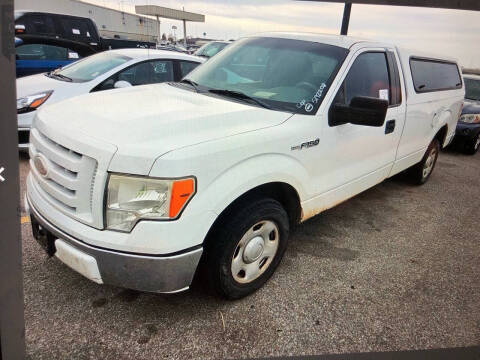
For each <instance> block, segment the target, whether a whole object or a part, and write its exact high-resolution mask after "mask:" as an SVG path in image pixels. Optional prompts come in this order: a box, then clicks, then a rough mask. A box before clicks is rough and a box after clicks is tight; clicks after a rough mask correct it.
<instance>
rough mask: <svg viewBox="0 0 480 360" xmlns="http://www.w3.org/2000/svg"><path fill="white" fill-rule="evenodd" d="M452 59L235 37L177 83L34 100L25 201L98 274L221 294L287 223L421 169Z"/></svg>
mask: <svg viewBox="0 0 480 360" xmlns="http://www.w3.org/2000/svg"><path fill="white" fill-rule="evenodd" d="M464 94H465V90H464V86H463V83H462V78H461V76H460V72H459V69H458V65H457V63H456V62H455V60H449V59H443V58H442V59H438V58H434V57H431V56H426V55H424V54H421V53H416V52H410V51H406V50H401V49H399V48H397V47H395V46H393V45H391V44H386V43H377V42H371V41H361V40H356V39H352V38H350V37H342V36H326V35H313V34H287V33H272V34H264V35H260V36H255V37H247V38H243V39H241V40H238V41H236V42H235V43H233V44H231V45H230V46H228V47H227V48H226V49H225V50H224V51H222V52H221V53H219V54H218V55H216V56H215V57H213V58H212V59H210V60H209V61H207V62H206V63H205V64H203V65H202V66H200V67H198V68H197V69H195V70H194V71H193V72H191V73H190V74H189V75H188V76H187V77H186V78H185V79H183V80H182V82H181V83H174V84H173V83H172V84H160V85H150V86H142V87H138V88H131V89H123V90H121V91H119V90H112V91H108V92H103V93H98V94H95V95H89V96H80V97H77V98H75V99H71V100H67V101H63V102H61V103H58V104H54V105H51V106H49V107H47V108H45V109H41V110H40V111H39V112H38V114H37V117H36V119H35V121H34V126H33V128H32V131H31V142H32V145H31V147H30V156H31V160H30V164H31V172H30V174H29V176H28V179H27V194H26V207H27V208H28V209H29V212H30V214H31V220H32V227H33V231H34V234H35V238H36V239H37V240H38V241H39V242H40V243H41V244H43V245H44V247H45V248H46V249H47V251H48V253H49V254H51V255H53V254H54V255H55V256H56V257H58V258H59V259H60V260H61V261H63V262H64V263H65V264H67V265H68V266H70V267H72V268H73V269H75V270H76V271H78V272H79V273H81V274H83V275H84V276H86V277H87V278H89V279H91V280H93V281H96V282H97V283H108V284H114V285H117V286H123V287H127V288H133V289H138V290H144V291H152V292H163V293H172V292H178V291H182V290H185V289H187V288H188V287H189V286H190V283H191V281H192V278H193V276H194V274H195V272H196V270H197V267H198V265H199V263H201V264H202V267H201V268H202V269H204V271H205V274H206V276H207V279H209V281H210V282H211V284H212V286H213V287H214V288H215V289H216V290H217V291H218V293H219V294H221V295H222V296H224V297H227V298H230V299H234V298H240V297H243V296H245V295H247V294H249V293H251V292H253V291H255V290H256V289H258V288H259V287H261V286H262V285H263V284H264V283H265V282H266V281H267V279H268V278H269V277H270V276H271V275H272V274H273V272H274V271H275V269H276V267H277V266H278V265H279V263H280V260H281V259H282V256H283V254H284V252H285V250H286V248H287V242H288V237H289V232H290V230H291V228H292V227H293V226H294V225H295V224H297V223H299V222H302V221H305V220H307V219H308V218H310V217H312V216H314V215H316V214H318V213H320V212H322V211H324V210H326V209H328V208H331V207H333V206H335V205H336V204H338V203H340V202H342V201H345V200H347V199H348V198H350V197H352V196H354V195H356V194H358V193H360V192H362V191H364V190H366V189H368V188H370V187H372V186H374V185H376V184H378V183H380V182H382V181H383V180H385V179H386V178H388V177H391V176H393V175H395V174H397V173H399V172H401V171H404V170H407V169H408V172H409V174H410V177H411V179H412V180H413V181H414V182H416V183H417V184H423V183H425V182H426V181H427V180H428V179H429V177H430V175H431V174H432V171H433V168H434V166H435V163H436V160H437V157H438V154H439V150H440V148H441V147H442V146H446V145H447V144H448V143H449V142H450V141H451V139H452V137H453V135H454V133H455V126H456V123H457V119H458V116H459V114H460V110H461V108H462V104H463V99H464Z"/></svg>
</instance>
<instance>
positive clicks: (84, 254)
mask: <svg viewBox="0 0 480 360" xmlns="http://www.w3.org/2000/svg"><path fill="white" fill-rule="evenodd" d="M26 208H27V209H28V211H29V213H30V217H31V220H32V229H33V232H34V236H35V238H36V240H37V241H38V242H39V243H40V244H41V245H42V246H43V247H44V248H45V249H46V250H47V253H49V254H50V255H55V256H57V257H58V258H59V259H60V260H61V261H62V262H64V263H65V264H66V265H68V266H69V267H71V268H72V269H74V270H76V271H77V272H79V273H80V274H82V275H84V276H85V277H87V278H89V279H90V280H92V281H95V282H97V283H100V284H101V283H104V284H110V285H115V286H120V287H125V288H129V289H135V290H140V291H148V292H156V293H175V292H179V291H183V290H187V289H188V287H189V286H190V284H191V282H192V279H193V276H194V274H195V271H196V268H197V266H198V263H199V261H200V257H201V255H202V251H203V249H202V247H196V248H193V249H189V250H186V251H185V252H180V253H177V254H174V255H169V256H148V255H140V254H134V253H126V252H119V251H113V250H109V249H104V248H100V247H95V246H91V245H87V244H85V243H84V242H82V241H80V240H78V239H75V238H74V237H72V236H71V235H69V234H67V233H65V232H64V231H62V230H61V229H59V228H57V227H56V226H55V225H53V224H52V223H50V222H49V221H48V220H46V219H45V218H44V217H43V216H42V215H41V214H40V213H39V212H38V210H37V209H35V207H34V206H33V205H32V203H31V202H30V201H29V199H28V197H26Z"/></svg>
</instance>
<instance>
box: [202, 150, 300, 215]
mask: <svg viewBox="0 0 480 360" xmlns="http://www.w3.org/2000/svg"><path fill="white" fill-rule="evenodd" d="M268 164H275V167H272V168H271V169H269V167H268ZM308 178H309V176H308V173H307V170H306V169H305V168H304V167H303V165H302V164H301V163H300V162H299V161H298V160H297V159H295V158H293V157H291V156H288V155H284V154H261V155H257V156H254V157H251V158H248V159H245V160H244V161H241V162H239V163H236V164H234V165H233V166H231V167H230V168H228V169H226V170H225V171H224V172H223V173H221V174H219V175H218V176H217V177H216V178H215V179H214V181H212V182H211V183H210V184H209V185H208V187H207V188H206V189H204V191H203V193H202V194H201V196H202V197H204V198H205V199H202V200H205V201H208V202H209V203H210V206H211V207H210V208H209V210H212V211H213V212H215V213H216V214H217V215H220V214H221V213H222V211H223V210H225V209H226V208H227V207H228V206H229V205H230V204H231V203H232V202H234V201H235V200H236V199H238V198H239V197H240V196H242V195H243V194H245V193H247V192H248V191H250V190H251V189H254V188H256V187H258V186H260V185H264V184H268V183H272V182H282V183H286V184H288V185H290V186H292V187H293V188H294V189H295V190H296V191H297V194H298V196H299V198H300V201H302V200H303V199H305V198H306V196H307V195H306V191H305V189H304V187H303V186H302V183H303V184H307V183H308ZM219 194H222V195H221V196H220V197H219V196H218V195H219ZM199 195H200V194H199ZM211 199H215V201H213V202H212V200H211Z"/></svg>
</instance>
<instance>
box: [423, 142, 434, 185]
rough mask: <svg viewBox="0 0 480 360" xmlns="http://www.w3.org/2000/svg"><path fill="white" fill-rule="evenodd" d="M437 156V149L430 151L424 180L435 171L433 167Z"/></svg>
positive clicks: (424, 169)
mask: <svg viewBox="0 0 480 360" xmlns="http://www.w3.org/2000/svg"><path fill="white" fill-rule="evenodd" d="M436 156H437V149H436V148H432V150H430V154H428V157H427V160H426V161H425V164H424V165H423V178H424V179H425V178H426V177H427V176H428V175H430V173H431V172H432V170H433V166H434V165H435V158H436Z"/></svg>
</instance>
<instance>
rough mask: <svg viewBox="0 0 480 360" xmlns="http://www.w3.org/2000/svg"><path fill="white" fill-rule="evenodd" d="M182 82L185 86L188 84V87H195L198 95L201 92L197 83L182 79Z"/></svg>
mask: <svg viewBox="0 0 480 360" xmlns="http://www.w3.org/2000/svg"><path fill="white" fill-rule="evenodd" d="M180 82H181V83H183V84H188V85H190V86H191V87H193V88H194V89H195V91H196V92H197V93H198V92H200V90H199V88H198V84H197V83H196V82H195V81H193V80H190V79H182V80H180Z"/></svg>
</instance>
